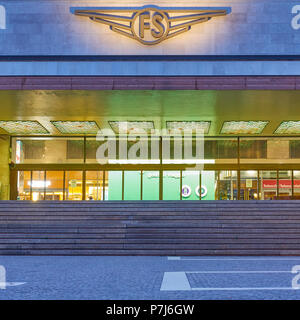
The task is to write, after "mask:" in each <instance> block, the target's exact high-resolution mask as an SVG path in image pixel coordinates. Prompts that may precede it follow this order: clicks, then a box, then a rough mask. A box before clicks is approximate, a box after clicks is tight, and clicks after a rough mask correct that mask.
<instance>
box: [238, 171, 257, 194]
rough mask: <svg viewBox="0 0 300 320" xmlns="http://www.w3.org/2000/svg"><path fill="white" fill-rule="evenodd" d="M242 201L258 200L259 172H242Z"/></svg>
mask: <svg viewBox="0 0 300 320" xmlns="http://www.w3.org/2000/svg"><path fill="white" fill-rule="evenodd" d="M240 179H241V180H240V190H241V191H240V192H241V193H240V200H258V199H259V187H258V172H257V171H255V170H248V171H241V172H240Z"/></svg>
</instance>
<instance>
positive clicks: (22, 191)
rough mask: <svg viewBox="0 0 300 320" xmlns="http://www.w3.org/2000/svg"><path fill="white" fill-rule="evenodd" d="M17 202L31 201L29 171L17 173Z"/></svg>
mask: <svg viewBox="0 0 300 320" xmlns="http://www.w3.org/2000/svg"><path fill="white" fill-rule="evenodd" d="M17 190H18V196H17V199H18V200H31V171H18V186H17Z"/></svg>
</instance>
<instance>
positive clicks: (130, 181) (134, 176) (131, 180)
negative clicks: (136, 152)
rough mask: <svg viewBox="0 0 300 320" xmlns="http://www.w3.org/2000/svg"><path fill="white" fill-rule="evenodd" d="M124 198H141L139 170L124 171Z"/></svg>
mask: <svg viewBox="0 0 300 320" xmlns="http://www.w3.org/2000/svg"><path fill="white" fill-rule="evenodd" d="M124 200H141V171H125V172H124Z"/></svg>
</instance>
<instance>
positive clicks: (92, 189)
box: [85, 171, 103, 200]
mask: <svg viewBox="0 0 300 320" xmlns="http://www.w3.org/2000/svg"><path fill="white" fill-rule="evenodd" d="M85 192H86V196H85V199H86V200H103V171H87V172H86V187H85Z"/></svg>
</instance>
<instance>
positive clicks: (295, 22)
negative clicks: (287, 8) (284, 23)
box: [291, 5, 300, 30]
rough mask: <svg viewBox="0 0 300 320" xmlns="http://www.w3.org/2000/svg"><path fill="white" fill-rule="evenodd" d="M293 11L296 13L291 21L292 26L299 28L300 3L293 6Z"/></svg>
mask: <svg viewBox="0 0 300 320" xmlns="http://www.w3.org/2000/svg"><path fill="white" fill-rule="evenodd" d="M292 13H293V14H296V15H295V16H294V17H293V19H292V22H291V25H292V28H293V29H294V30H298V29H300V5H296V6H293V8H292Z"/></svg>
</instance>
